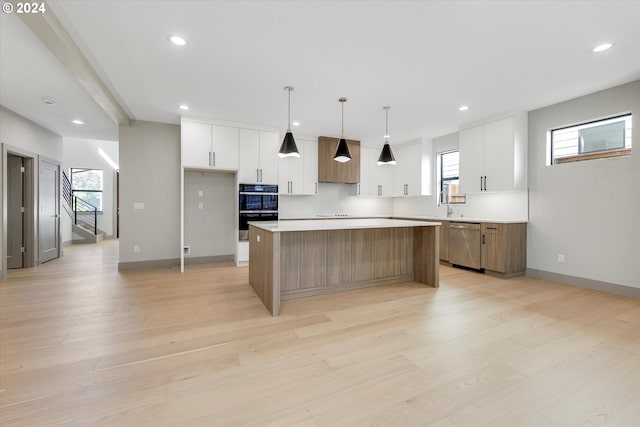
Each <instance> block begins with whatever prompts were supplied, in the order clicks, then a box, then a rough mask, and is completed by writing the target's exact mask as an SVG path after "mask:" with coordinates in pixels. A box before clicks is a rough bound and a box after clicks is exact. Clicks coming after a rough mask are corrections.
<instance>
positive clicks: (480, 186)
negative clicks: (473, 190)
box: [480, 175, 482, 191]
mask: <svg viewBox="0 0 640 427" xmlns="http://www.w3.org/2000/svg"><path fill="white" fill-rule="evenodd" d="M480 191H482V175H480Z"/></svg>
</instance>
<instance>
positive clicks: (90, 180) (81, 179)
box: [71, 169, 102, 211]
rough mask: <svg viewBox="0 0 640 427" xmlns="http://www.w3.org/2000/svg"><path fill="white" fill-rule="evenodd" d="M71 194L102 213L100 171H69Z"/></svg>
mask: <svg viewBox="0 0 640 427" xmlns="http://www.w3.org/2000/svg"><path fill="white" fill-rule="evenodd" d="M71 193H72V194H73V195H74V196H76V197H78V198H80V199H82V200H84V201H85V202H87V203H89V204H91V205H93V206H95V207H96V209H98V211H102V170H101V169H71Z"/></svg>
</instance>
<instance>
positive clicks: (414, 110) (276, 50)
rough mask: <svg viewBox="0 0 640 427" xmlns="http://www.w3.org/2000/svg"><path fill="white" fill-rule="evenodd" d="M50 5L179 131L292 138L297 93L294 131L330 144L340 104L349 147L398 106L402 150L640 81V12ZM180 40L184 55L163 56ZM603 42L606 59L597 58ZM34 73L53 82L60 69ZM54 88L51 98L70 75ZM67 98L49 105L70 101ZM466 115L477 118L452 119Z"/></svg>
mask: <svg viewBox="0 0 640 427" xmlns="http://www.w3.org/2000/svg"><path fill="white" fill-rule="evenodd" d="M49 6H50V8H51V9H52V10H53V12H54V13H55V14H56V15H57V16H58V18H59V19H60V21H61V22H62V23H63V24H64V26H65V27H66V28H67V30H68V31H69V33H70V34H71V36H72V37H73V38H74V40H75V41H76V42H77V43H78V45H79V46H80V48H81V49H82V51H83V52H84V54H85V55H86V56H87V58H88V60H89V61H90V62H91V63H92V65H93V66H94V67H95V68H96V71H97V72H98V74H99V75H100V76H101V77H102V78H103V79H104V81H105V83H106V84H107V86H109V87H110V89H111V90H112V91H113V92H114V94H115V96H116V98H117V99H119V100H120V101H121V102H122V104H123V105H122V106H123V108H124V109H125V110H126V111H127V112H129V113H130V114H131V116H132V118H135V119H139V120H151V121H158V122H168V123H179V117H180V110H179V109H178V105H179V104H181V103H186V104H189V105H190V107H191V109H190V111H189V112H188V114H190V115H196V116H203V117H211V118H216V119H219V120H228V121H238V122H244V123H250V124H256V125H264V126H268V127H275V128H280V129H285V128H286V122H287V95H286V92H285V91H283V87H284V86H286V85H292V86H294V87H295V91H294V92H293V94H292V119H293V120H298V121H300V122H301V126H299V127H298V128H294V134H296V133H299V134H304V135H312V136H318V135H327V136H338V135H339V133H340V104H339V103H338V98H339V97H341V96H344V97H347V98H348V102H347V103H346V105H345V136H346V137H348V138H353V139H360V140H362V141H363V142H364V143H365V144H368V145H381V144H382V142H383V135H384V111H383V110H382V107H383V106H384V105H390V106H391V107H392V108H391V111H390V118H389V120H390V122H389V127H390V129H389V130H390V135H391V142H392V143H398V142H402V141H405V140H409V139H413V138H416V137H420V136H424V137H435V136H439V135H443V134H446V133H449V132H452V131H455V130H457V129H458V128H460V127H461V126H463V125H464V124H465V123H470V122H473V121H477V120H481V119H483V118H485V117H488V116H492V115H495V114H499V113H503V112H506V111H510V110H514V109H519V110H531V109H534V108H538V107H541V106H545V105H549V104H553V103H556V102H559V101H563V100H566V99H570V98H573V97H576V96H580V95H584V94H587V93H591V92H594V91H597V90H600V89H604V88H607V87H611V86H614V85H617V84H621V83H625V82H628V81H632V80H636V79H638V78H640V54H639V53H640V25H638V17H640V2H637V1H581V2H580V1H553V2H551V1H548V2H547V1H528V2H525V1H511V2H507V1H493V2H490V1H424V2H419V1H297V2H294V1H126V2H124V1H119V0H113V1H106V0H94V1H82V2H81V1H73V0H57V1H49ZM2 23H3V27H4V20H3V22H2ZM4 31H5V30H4V28H3V34H2V35H3V44H2V52H1V54H2V103H3V104H5V101H7V103H8V104H10V105H7V106H8V107H9V108H12V107H11V105H13V104H15V105H18V104H19V105H20V106H21V109H22V111H18V110H17V109H16V111H17V112H18V113H20V114H23V115H25V116H27V117H30V118H31V117H35V116H38V114H36V113H33V114H32V115H31V116H30V115H29V114H27V113H25V109H27V110H28V109H29V108H34V109H36V108H37V107H40V106H39V105H38V102H39V101H40V99H39V98H40V97H41V95H42V94H40V93H33V91H30V90H29V87H28V86H29V83H28V82H24V81H21V83H20V85H18V86H20V89H15V90H14V92H16V93H17V94H20V95H21V97H23V98H34V99H29V100H28V105H27V101H26V100H22V101H21V102H22V103H21V104H20V103H19V102H18V101H17V100H16V95H15V94H14V93H13V92H11V94H10V95H11V96H8V95H7V94H8V92H5V90H6V88H7V87H8V86H11V85H10V84H8V83H5V80H9V78H11V79H12V81H20V80H21V76H19V75H16V73H13V74H7V75H6V76H5V68H9V67H8V66H6V65H5V64H4V63H5V62H9V61H7V60H5V56H6V57H7V58H9V56H10V55H11V54H12V50H14V51H15V50H17V48H15V47H14V48H10V49H8V52H5V47H6V46H5V44H8V43H5V42H4V35H5V34H4ZM173 34H178V35H181V36H182V37H184V38H185V39H186V40H187V45H186V46H184V47H177V46H174V45H172V44H170V43H169V42H168V37H169V36H170V35H173ZM605 41H610V42H612V43H614V46H613V48H612V49H610V50H609V51H606V52H603V53H601V54H594V53H592V52H591V49H592V48H593V47H594V46H595V45H597V44H600V43H602V42H605ZM15 54H16V52H13V55H14V57H15ZM12 58H13V57H12ZM41 65H42V67H43V70H47V71H46V73H47V74H48V73H49V68H53V69H55V66H54V65H55V64H49V68H46V64H41ZM51 77H52V78H51V80H52V88H51V89H52V90H54V89H55V88H56V87H59V85H58V81H59V80H63V78H62V77H60V76H59V75H57V74H52V75H51ZM22 80H24V79H22ZM72 95H73V94H69V95H68V96H69V98H68V99H67V95H66V94H58V93H52V94H50V96H52V97H54V98H55V97H56V96H58V97H59V98H58V101H60V100H64V101H65V102H67V101H68V102H70V103H75V102H76V101H77V100H76V99H75V98H74V97H73V96H72ZM462 104H468V105H469V106H470V109H469V110H468V111H466V112H460V111H458V107H459V106H460V105H462ZM5 105H6V104H5ZM78 105H82V103H81V102H80V103H79V104H78ZM31 106H33V107H31ZM23 107H24V108H23ZM27 107H28V108H27ZM12 109H15V108H12ZM105 117H106V115H105ZM102 119H104V117H103V118H102ZM97 120H99V118H97ZM106 120H109V119H108V117H106ZM36 121H38V120H36ZM38 122H39V123H41V122H42V120H41V121H38ZM113 126H115V125H113ZM48 127H49V126H48ZM51 128H52V129H53V127H51ZM67 128H68V126H67ZM59 129H60V131H58V132H59V133H63V134H64V132H70V131H71V130H75V129H73V128H72V129H70V130H69V129H66V128H65V129H63V126H62V125H61V126H60V127H59ZM92 137H94V138H102V137H101V136H98V135H93V136H92ZM102 139H104V138H102Z"/></svg>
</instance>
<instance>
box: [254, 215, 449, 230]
mask: <svg viewBox="0 0 640 427" xmlns="http://www.w3.org/2000/svg"><path fill="white" fill-rule="evenodd" d="M249 224H251V225H253V226H254V227H257V228H261V229H263V230H267V231H271V232H273V233H278V232H285V231H319V230H351V229H358V228H394V227H432V226H435V225H440V223H439V222H428V221H411V220H404V219H388V218H366V219H355V218H347V219H312V220H293V221H287V220H281V221H256V222H249Z"/></svg>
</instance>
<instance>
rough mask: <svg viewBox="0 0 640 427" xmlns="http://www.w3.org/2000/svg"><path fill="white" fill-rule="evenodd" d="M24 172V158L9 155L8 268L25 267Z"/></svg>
mask: <svg viewBox="0 0 640 427" xmlns="http://www.w3.org/2000/svg"><path fill="white" fill-rule="evenodd" d="M24 174H25V167H24V159H23V158H22V157H19V156H15V155H13V154H9V155H7V268H23V267H24V253H25V251H26V248H25V242H24V240H25V239H24V234H25V233H24V231H25V221H24V214H25V206H24V198H25V197H24Z"/></svg>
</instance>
